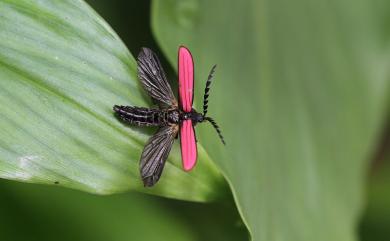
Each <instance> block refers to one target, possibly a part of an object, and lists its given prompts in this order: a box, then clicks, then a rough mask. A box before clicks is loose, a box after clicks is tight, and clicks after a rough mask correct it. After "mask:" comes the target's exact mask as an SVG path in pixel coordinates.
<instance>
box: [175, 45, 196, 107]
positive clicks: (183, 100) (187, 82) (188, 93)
mask: <svg viewBox="0 0 390 241" xmlns="http://www.w3.org/2000/svg"><path fill="white" fill-rule="evenodd" d="M178 62H179V63H178V64H179V99H180V105H181V107H182V109H183V110H184V111H185V112H190V111H191V110H192V99H193V95H194V62H193V60H192V55H191V53H190V51H189V50H188V49H187V48H186V47H180V48H179V61H178Z"/></svg>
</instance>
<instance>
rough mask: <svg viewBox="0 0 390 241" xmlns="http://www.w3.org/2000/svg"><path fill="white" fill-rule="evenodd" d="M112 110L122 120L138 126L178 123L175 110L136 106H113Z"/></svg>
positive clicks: (177, 115)
mask: <svg viewBox="0 0 390 241" xmlns="http://www.w3.org/2000/svg"><path fill="white" fill-rule="evenodd" d="M114 111H115V112H116V113H117V115H118V116H119V118H120V119H121V120H123V121H124V122H127V123H130V124H133V125H138V126H166V125H168V124H170V123H172V124H173V123H175V124H176V123H178V121H179V114H178V111H177V110H159V109H149V108H145V107H136V106H118V105H116V106H114Z"/></svg>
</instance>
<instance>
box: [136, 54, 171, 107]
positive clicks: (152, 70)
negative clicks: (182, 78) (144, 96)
mask: <svg viewBox="0 0 390 241" xmlns="http://www.w3.org/2000/svg"><path fill="white" fill-rule="evenodd" d="M137 62H138V77H139V79H140V80H141V83H142V86H143V87H144V89H145V90H146V91H147V92H148V94H149V95H150V96H151V97H152V98H153V99H154V100H156V101H158V102H159V104H165V105H166V106H169V107H171V106H172V107H177V100H176V98H175V96H174V95H173V92H172V89H171V87H170V86H169V84H168V81H167V77H166V76H165V72H164V70H163V68H162V67H161V63H160V61H159V60H158V58H157V55H156V54H155V53H154V52H153V51H152V50H150V49H148V48H142V49H141V52H140V53H139V55H138V60H137Z"/></svg>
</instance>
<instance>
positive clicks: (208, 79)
mask: <svg viewBox="0 0 390 241" xmlns="http://www.w3.org/2000/svg"><path fill="white" fill-rule="evenodd" d="M216 67H217V65H214V66H213V67H212V68H211V70H210V74H209V77H208V78H207V81H206V88H205V89H204V96H203V116H206V114H207V108H208V107H209V106H208V103H209V101H208V98H209V91H210V84H211V80H212V79H213V77H214V72H215V68H216Z"/></svg>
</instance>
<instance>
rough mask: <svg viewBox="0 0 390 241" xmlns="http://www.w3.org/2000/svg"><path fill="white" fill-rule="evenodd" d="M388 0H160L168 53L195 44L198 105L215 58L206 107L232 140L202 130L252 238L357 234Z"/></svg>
mask: <svg viewBox="0 0 390 241" xmlns="http://www.w3.org/2000/svg"><path fill="white" fill-rule="evenodd" d="M381 4H383V5H381ZM374 6H375V7H374ZM386 7H387V8H386ZM388 7H389V6H388V3H387V4H386V3H385V2H384V1H383V2H379V1H378V2H377V4H376V5H372V2H371V1H368V0H361V1H350V0H342V1H340V0H337V1H325V2H324V1H316V2H315V3H314V2H313V1H310V0H297V1H287V0H276V1H275V0H269V1H266V0H265V1H249V0H248V1H229V2H226V1H223V0H219V1H206V0H166V1H154V2H153V8H152V18H153V19H152V22H153V29H154V32H155V35H156V37H157V40H158V42H159V44H160V46H161V47H162V49H163V50H164V52H165V53H166V54H167V55H168V57H169V60H170V61H171V63H173V64H175V63H176V51H177V47H178V45H180V44H184V45H186V46H188V47H189V48H190V49H191V50H192V53H193V56H194V58H195V63H196V66H195V68H196V77H197V79H196V81H197V83H198V84H196V86H198V87H197V89H196V98H195V101H196V102H197V104H198V106H201V100H202V95H203V93H202V91H203V84H204V81H205V79H206V77H207V73H208V71H209V69H210V68H211V66H212V64H214V63H216V64H218V69H217V71H216V74H215V76H216V77H215V81H214V82H213V83H212V87H211V88H212V89H211V95H210V101H209V106H210V108H209V113H210V115H211V116H213V117H215V119H216V120H217V122H219V124H220V126H221V128H222V131H223V132H224V134H225V139H226V142H227V145H226V147H223V146H222V145H219V143H218V138H217V135H216V133H214V132H213V130H211V127H209V126H206V125H202V126H201V127H198V128H197V131H198V139H199V140H200V141H201V142H202V143H204V146H205V147H207V151H209V153H210V156H211V158H212V160H215V161H216V163H217V164H218V166H219V167H220V168H222V170H223V172H224V174H225V176H226V178H227V179H228V180H229V182H230V184H231V188H232V190H233V192H234V195H235V199H236V202H237V206H238V208H239V210H240V212H241V214H242V218H243V219H244V221H245V222H246V224H247V227H248V229H249V231H250V232H251V235H252V239H253V240H264V241H273V240H278V241H281V240H300V241H305V240H317V241H321V240H340V241H347V240H354V239H355V225H356V222H357V218H358V217H359V213H360V211H361V208H362V188H363V181H364V177H365V169H366V165H367V160H368V158H369V157H370V154H371V153H372V151H373V148H374V145H375V141H376V139H377V134H378V132H379V131H380V129H381V125H382V123H383V117H384V110H385V104H386V97H388V96H387V94H388V90H389V81H388V80H389V76H390V75H389V68H388V66H390V61H389V60H390V55H389V53H390V51H389V46H388V42H387V45H386V44H384V42H385V41H384V40H386V38H387V39H388V36H386V35H385V34H384V32H385V31H387V29H385V28H384V27H383V26H387V25H385V24H383V23H384V20H385V16H386V14H385V13H386V11H384V10H383V9H389V8H388ZM382 27H383V29H382ZM199 86H200V87H199Z"/></svg>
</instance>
